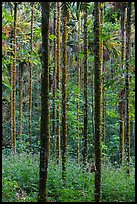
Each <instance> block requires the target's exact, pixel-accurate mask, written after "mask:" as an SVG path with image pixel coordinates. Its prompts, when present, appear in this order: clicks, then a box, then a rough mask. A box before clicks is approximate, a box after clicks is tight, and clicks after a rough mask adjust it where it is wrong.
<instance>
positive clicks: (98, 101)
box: [94, 2, 102, 202]
mask: <svg viewBox="0 0 137 204" xmlns="http://www.w3.org/2000/svg"><path fill="white" fill-rule="evenodd" d="M94 5H95V21H94V32H95V35H94V36H95V37H94V43H95V44H94V46H95V47H94V61H95V91H94V93H95V143H94V145H95V146H94V148H95V166H96V169H97V170H96V172H95V202H100V201H101V132H102V131H101V98H102V95H101V90H102V87H101V52H100V18H99V16H100V8H99V5H100V3H99V2H95V3H94Z"/></svg>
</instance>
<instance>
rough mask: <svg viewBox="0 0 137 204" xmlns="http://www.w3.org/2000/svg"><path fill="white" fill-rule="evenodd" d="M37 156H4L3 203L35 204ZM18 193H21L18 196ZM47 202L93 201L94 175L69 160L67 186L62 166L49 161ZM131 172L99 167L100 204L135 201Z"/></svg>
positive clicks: (133, 180) (133, 179)
mask: <svg viewBox="0 0 137 204" xmlns="http://www.w3.org/2000/svg"><path fill="white" fill-rule="evenodd" d="M38 184H39V155H31V154H26V153H22V154H20V155H16V156H14V157H12V158H10V157H9V156H4V155H3V162H2V202H37V195H38ZM20 192H21V193H20ZM47 192H48V200H49V201H50V200H51V201H56V202H94V173H92V174H91V173H86V172H83V171H82V169H81V167H80V166H79V165H77V164H76V163H74V161H68V164H67V178H66V186H65V187H64V186H63V183H62V179H61V166H56V164H55V162H53V161H50V162H49V168H48V181H47ZM134 201H135V178H134V169H133V168H132V169H131V176H130V177H128V176H127V175H126V172H125V170H124V169H123V170H122V169H115V168H113V167H112V166H111V165H104V166H102V202H134Z"/></svg>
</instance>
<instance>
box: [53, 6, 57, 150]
mask: <svg viewBox="0 0 137 204" xmlns="http://www.w3.org/2000/svg"><path fill="white" fill-rule="evenodd" d="M56 4H57V3H56V2H55V6H54V23H53V26H54V31H53V35H56V19H57V17H56V16H57V7H56ZM53 43H54V44H53V88H52V96H53V99H52V104H53V105H52V142H53V150H54V153H55V152H56V150H55V149H56V147H55V144H56V142H55V136H56V123H55V120H56V103H55V100H56V72H57V48H56V38H55V39H54V41H53Z"/></svg>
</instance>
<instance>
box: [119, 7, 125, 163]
mask: <svg viewBox="0 0 137 204" xmlns="http://www.w3.org/2000/svg"><path fill="white" fill-rule="evenodd" d="M124 38H125V7H124V4H122V8H121V68H122V71H123V72H124V61H125V40H124ZM124 95H125V90H120V93H119V100H120V103H119V112H120V165H122V164H123V161H124V117H125V114H124V112H125V105H124V104H125V101H124Z"/></svg>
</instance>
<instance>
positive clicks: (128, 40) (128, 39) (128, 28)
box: [125, 2, 131, 175]
mask: <svg viewBox="0 0 137 204" xmlns="http://www.w3.org/2000/svg"><path fill="white" fill-rule="evenodd" d="M130 48H131V2H128V3H127V22H126V134H125V136H126V159H127V174H128V175H130V107H129V105H130V101H129V94H130V89H129V88H130V85H129V79H130V76H129V63H130V53H131V52H130Z"/></svg>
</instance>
